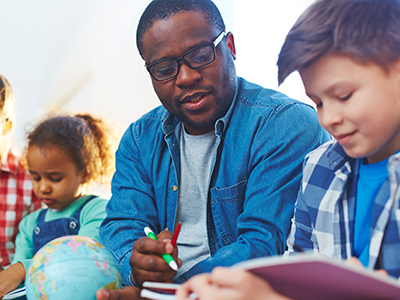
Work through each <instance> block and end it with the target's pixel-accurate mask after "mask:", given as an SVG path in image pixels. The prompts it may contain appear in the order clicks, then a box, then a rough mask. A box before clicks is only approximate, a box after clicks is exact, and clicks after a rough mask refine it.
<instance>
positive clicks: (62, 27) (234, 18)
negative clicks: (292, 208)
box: [0, 0, 311, 149]
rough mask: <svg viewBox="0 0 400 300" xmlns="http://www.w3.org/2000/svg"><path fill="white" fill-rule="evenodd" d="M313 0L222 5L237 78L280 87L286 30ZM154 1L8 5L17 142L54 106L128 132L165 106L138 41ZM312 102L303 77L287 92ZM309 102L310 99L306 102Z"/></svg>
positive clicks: (11, 1)
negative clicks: (137, 34)
mask: <svg viewBox="0 0 400 300" xmlns="http://www.w3.org/2000/svg"><path fill="white" fill-rule="evenodd" d="M310 2H311V0H264V1H262V0H258V1H254V0H253V1H251V0H216V1H215V3H216V4H217V6H218V7H219V8H220V10H221V12H222V15H223V17H224V19H225V22H226V25H227V29H228V30H229V31H232V32H233V34H234V36H235V42H236V50H237V60H236V66H237V73H238V75H239V76H242V77H245V78H246V79H248V80H250V81H253V82H256V83H258V84H261V85H263V86H265V87H269V88H274V89H276V88H277V79H276V77H277V69H276V66H275V64H276V60H277V55H278V53H279V49H280V47H281V45H282V43H283V40H284V38H285V35H286V33H287V32H288V30H289V29H290V27H291V26H292V25H293V23H294V22H295V20H296V19H297V17H298V16H299V14H300V13H301V12H302V11H303V10H304V9H305V8H306V6H307V5H308V4H309V3H310ZM148 3H149V0H52V1H50V0H25V1H24V0H1V4H0V28H1V35H0V38H1V43H0V45H1V46H0V73H2V74H4V75H5V76H6V77H7V78H9V79H10V81H11V83H12V85H13V88H14V91H15V94H16V99H17V103H18V107H17V126H16V132H15V140H16V144H17V146H18V147H19V148H20V149H21V148H22V147H23V145H24V136H25V128H26V126H27V124H32V122H35V121H37V120H38V118H39V117H40V116H41V114H42V112H43V111H44V110H45V109H46V108H48V107H49V106H50V105H53V104H57V105H61V106H62V107H64V108H66V109H67V110H70V111H71V110H72V111H76V110H79V111H82V110H84V111H92V112H94V113H98V114H100V115H102V116H105V117H106V118H109V119H110V120H114V121H116V122H118V123H119V124H120V126H121V127H122V128H126V127H127V126H128V125H129V124H130V123H131V122H132V121H134V120H136V119H137V118H138V117H140V116H141V115H142V114H143V113H145V112H147V111H148V110H150V109H151V108H153V107H155V106H157V105H159V102H158V99H157V98H156V95H155V94H154V92H153V88H152V86H151V81H150V78H149V75H148V74H147V71H146V70H145V68H144V66H143V65H144V63H143V61H142V60H141V58H140V56H139V54H138V52H137V50H136V44H135V32H136V26H137V23H138V20H139V18H140V15H141V13H142V12H143V10H144V8H145V7H146V6H147V4H148ZM279 89H280V90H281V91H283V92H285V93H286V94H289V95H290V96H292V97H294V98H298V99H301V100H305V99H306V98H305V97H304V91H303V88H302V85H301V82H300V80H299V78H298V75H297V74H293V75H292V76H290V77H289V78H288V80H287V81H286V82H285V83H284V84H283V85H282V86H281V87H280V88H279ZM305 101H307V100H305Z"/></svg>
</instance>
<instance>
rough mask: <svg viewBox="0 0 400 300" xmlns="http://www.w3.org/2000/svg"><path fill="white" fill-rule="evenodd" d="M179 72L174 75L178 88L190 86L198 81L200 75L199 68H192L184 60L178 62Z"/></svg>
mask: <svg viewBox="0 0 400 300" xmlns="http://www.w3.org/2000/svg"><path fill="white" fill-rule="evenodd" d="M179 65H180V68H179V73H178V75H176V83H175V84H176V85H177V86H178V87H180V88H182V87H185V86H191V85H192V84H194V83H195V82H196V81H200V80H201V78H202V75H201V73H200V71H199V69H192V68H191V67H189V66H188V65H187V64H186V63H185V62H183V61H181V62H180V64H179Z"/></svg>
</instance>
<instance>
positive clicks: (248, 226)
mask: <svg viewBox="0 0 400 300" xmlns="http://www.w3.org/2000/svg"><path fill="white" fill-rule="evenodd" d="M329 139H330V136H329V134H328V133H327V132H326V131H325V130H324V129H322V127H321V126H320V125H319V123H318V120H317V117H316V112H315V110H314V109H313V108H311V107H309V106H307V105H304V104H289V105H284V106H281V107H279V108H278V109H276V110H275V111H274V113H273V114H271V115H270V116H269V117H268V118H267V117H265V118H264V120H263V121H262V122H261V121H260V125H259V126H258V129H257V131H256V133H255V135H254V138H253V141H252V144H251V146H250V149H249V155H250V158H249V163H248V166H247V168H248V172H249V173H248V178H247V185H246V189H245V193H244V201H243V207H242V208H243V211H242V212H241V213H240V215H239V217H238V218H237V220H236V229H237V237H236V239H235V241H233V242H232V243H230V244H229V243H227V244H226V245H223V246H222V247H220V248H219V249H218V251H216V253H215V254H214V255H212V256H211V257H209V258H208V259H206V260H204V261H202V262H199V263H198V264H196V265H195V266H194V267H192V268H191V269H190V270H189V271H188V272H186V273H185V274H182V276H181V277H180V278H178V279H177V280H176V281H177V282H182V281H184V280H186V279H188V278H190V277H192V276H194V275H196V274H199V273H203V272H210V271H211V270H212V268H214V267H215V266H231V265H233V264H235V263H238V262H240V261H243V260H247V259H251V258H256V257H261V256H268V255H280V254H283V253H284V251H285V242H286V239H287V235H288V232H289V229H290V220H291V218H292V216H293V210H294V203H295V201H296V198H297V193H298V190H299V186H300V179H301V174H302V163H303V159H304V157H305V155H306V154H307V153H308V152H309V151H311V150H313V149H315V148H316V147H318V146H319V145H321V144H323V143H324V142H326V141H328V140H329ZM225 142H226V141H225ZM232 171H234V170H232ZM235 171H236V170H235ZM211 201H213V200H211ZM214 218H215V219H214V223H216V218H218V216H214ZM220 219H221V218H220ZM216 230H217V231H218V230H219V228H216Z"/></svg>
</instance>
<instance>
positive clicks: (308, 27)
mask: <svg viewBox="0 0 400 300" xmlns="http://www.w3.org/2000/svg"><path fill="white" fill-rule="evenodd" d="M328 53H334V54H344V55H347V56H349V57H350V58H352V59H353V60H354V61H356V62H359V63H367V62H373V63H376V64H378V65H379V66H381V67H382V68H383V69H385V70H387V68H388V67H389V65H390V64H391V63H393V62H395V61H397V59H398V58H399V57H400V1H399V0H368V1H366V0H319V1H316V2H315V3H313V4H312V5H311V6H310V7H309V8H308V9H307V10H306V11H305V12H304V13H303V14H302V15H301V16H300V17H299V19H298V20H297V21H296V23H295V24H294V25H293V27H292V28H291V29H290V31H289V33H288V35H287V37H286V40H285V42H284V44H283V46H282V49H281V51H280V54H279V59H278V62H277V65H278V82H279V84H281V83H282V82H283V81H284V80H285V78H286V77H287V76H289V75H290V73H292V72H294V71H296V70H301V69H303V68H307V67H308V66H310V65H311V64H312V63H313V62H315V61H317V60H318V59H319V58H321V57H322V56H324V55H326V54H328Z"/></svg>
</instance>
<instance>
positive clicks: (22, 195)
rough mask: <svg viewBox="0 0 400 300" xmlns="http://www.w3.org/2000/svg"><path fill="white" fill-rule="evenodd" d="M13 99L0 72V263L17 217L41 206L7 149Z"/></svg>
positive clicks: (6, 259) (8, 256) (9, 252)
mask: <svg viewBox="0 0 400 300" xmlns="http://www.w3.org/2000/svg"><path fill="white" fill-rule="evenodd" d="M14 101H15V100H14V95H13V91H12V88H11V85H10V83H9V82H8V80H7V79H6V78H5V77H4V76H2V75H0V160H1V165H0V266H1V265H4V266H6V265H9V264H10V263H11V260H12V258H13V255H14V248H15V244H14V243H15V237H16V235H17V233H18V224H19V222H20V221H21V219H22V218H23V217H24V216H25V215H27V214H28V213H30V212H32V211H34V210H36V209H38V208H40V207H41V206H42V204H41V202H40V200H39V199H38V198H37V197H36V196H35V194H34V193H33V188H32V181H31V175H30V174H29V173H28V172H27V171H26V169H25V168H24V167H23V165H22V164H21V161H20V158H19V157H17V156H15V154H14V153H13V151H12V149H11V144H12V134H11V129H12V126H13V125H14V123H13V121H14V118H13V117H14V114H13V106H14Z"/></svg>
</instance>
